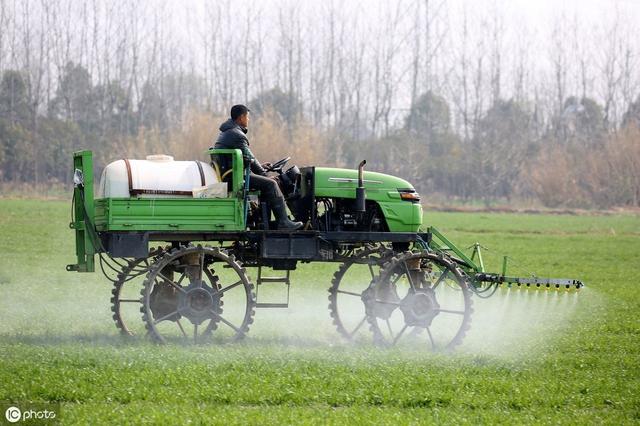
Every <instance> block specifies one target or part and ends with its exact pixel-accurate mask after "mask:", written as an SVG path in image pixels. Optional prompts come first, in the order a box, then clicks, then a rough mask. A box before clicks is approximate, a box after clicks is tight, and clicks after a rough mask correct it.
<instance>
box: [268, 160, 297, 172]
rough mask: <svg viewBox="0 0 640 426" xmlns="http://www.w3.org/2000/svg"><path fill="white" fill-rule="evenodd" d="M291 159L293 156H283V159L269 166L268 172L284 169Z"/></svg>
mask: <svg viewBox="0 0 640 426" xmlns="http://www.w3.org/2000/svg"><path fill="white" fill-rule="evenodd" d="M289 160H291V157H286V158H283V159H282V160H278V161H276V162H275V163H273V164H272V165H271V167H269V168H268V169H267V171H268V172H279V171H281V170H282V168H283V167H284V166H285V164H287V162H288V161H289Z"/></svg>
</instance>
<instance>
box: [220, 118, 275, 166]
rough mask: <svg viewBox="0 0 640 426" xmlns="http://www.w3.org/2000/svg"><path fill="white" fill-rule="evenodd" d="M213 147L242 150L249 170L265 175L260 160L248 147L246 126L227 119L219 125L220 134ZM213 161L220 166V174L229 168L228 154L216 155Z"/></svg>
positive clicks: (229, 159) (229, 157)
mask: <svg viewBox="0 0 640 426" xmlns="http://www.w3.org/2000/svg"><path fill="white" fill-rule="evenodd" d="M214 148H215V149H239V150H241V151H242V157H243V159H244V165H245V167H246V166H248V165H249V166H250V167H251V172H252V173H255V174H257V175H265V174H266V172H265V170H264V169H263V168H262V166H261V165H260V162H259V161H258V159H257V158H256V156H255V155H253V152H251V149H249V139H247V128H246V127H242V126H240V125H239V124H237V123H236V122H235V121H233V120H232V119H228V120H227V121H225V122H224V123H222V124H221V125H220V135H218V139H217V140H216V143H215V145H214ZM216 157H217V158H215V161H216V162H217V163H218V166H220V174H222V173H224V172H226V171H227V170H229V169H230V168H231V156H230V155H217V156H216Z"/></svg>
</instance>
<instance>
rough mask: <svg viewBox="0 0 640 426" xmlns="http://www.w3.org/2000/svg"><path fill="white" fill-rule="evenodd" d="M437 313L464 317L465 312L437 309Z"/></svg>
mask: <svg viewBox="0 0 640 426" xmlns="http://www.w3.org/2000/svg"><path fill="white" fill-rule="evenodd" d="M437 311H438V312H442V313H445V314H456V315H464V314H465V311H454V310H451V309H437Z"/></svg>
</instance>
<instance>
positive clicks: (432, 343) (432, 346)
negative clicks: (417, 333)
mask: <svg viewBox="0 0 640 426" xmlns="http://www.w3.org/2000/svg"><path fill="white" fill-rule="evenodd" d="M427 334H428V335H429V340H430V341H431V349H434V350H435V348H436V342H435V340H433V334H431V330H430V329H429V327H427Z"/></svg>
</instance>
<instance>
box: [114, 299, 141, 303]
mask: <svg viewBox="0 0 640 426" xmlns="http://www.w3.org/2000/svg"><path fill="white" fill-rule="evenodd" d="M118 302H120V303H122V302H129V303H142V300H140V299H119V300H118Z"/></svg>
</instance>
